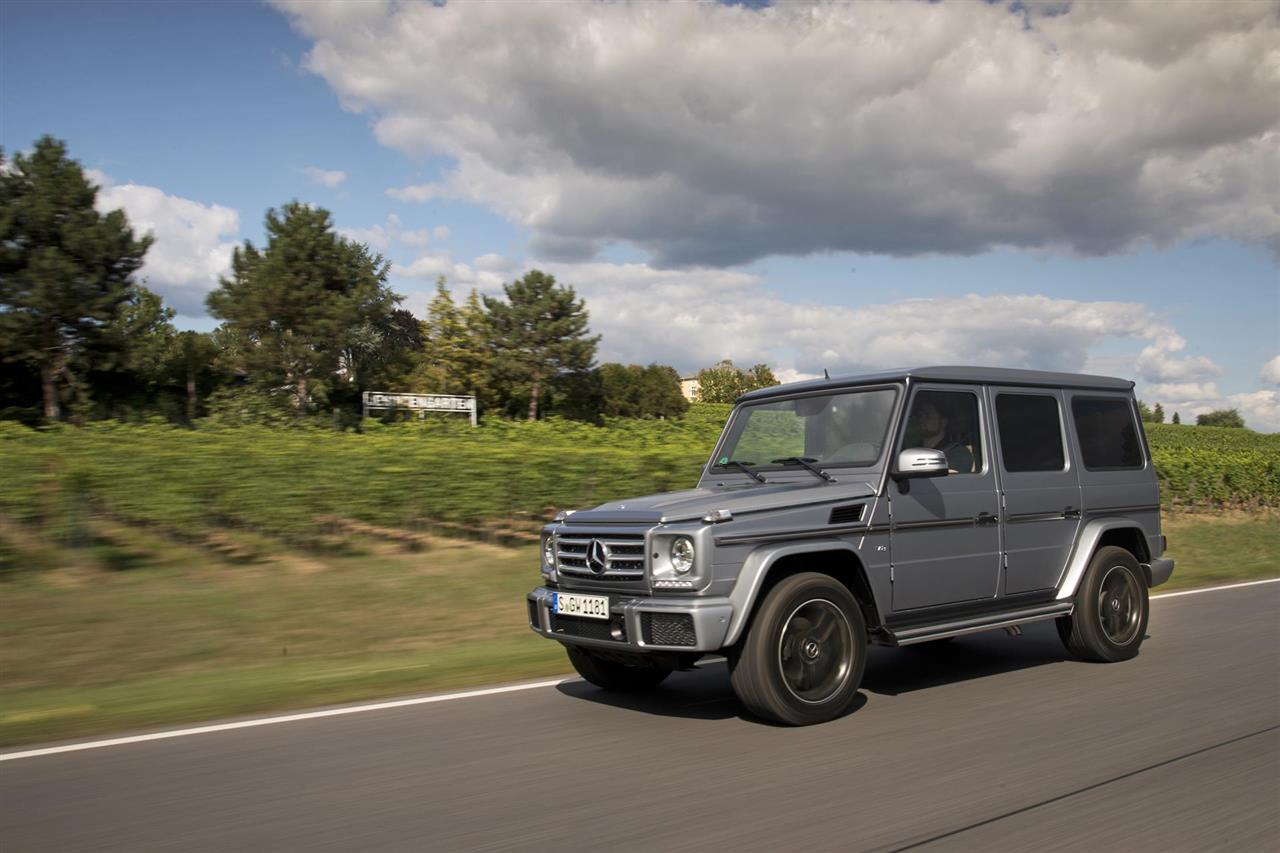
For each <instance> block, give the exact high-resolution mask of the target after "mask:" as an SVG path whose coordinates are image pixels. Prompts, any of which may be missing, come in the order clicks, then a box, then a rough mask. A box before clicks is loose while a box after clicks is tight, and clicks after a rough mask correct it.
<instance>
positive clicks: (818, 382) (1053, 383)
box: [738, 365, 1133, 401]
mask: <svg viewBox="0 0 1280 853" xmlns="http://www.w3.org/2000/svg"><path fill="white" fill-rule="evenodd" d="M904 379H912V380H914V381H917V382H964V383H974V384H979V383H981V384H989V385H1037V386H1049V387H1063V388H1094V389H1097V390H1102V391H1128V390H1130V389H1131V388H1133V382H1131V381H1130V380H1128V379H1117V378H1115V377H1113V376H1091V375H1089V374H1087V373H1054V372H1052V371H1049V370H1015V369H1013V368H1009V367H963V366H956V365H943V366H937V367H908V368H901V369H898V370H882V371H879V372H877V373H859V374H853V375H849V376H832V377H831V378H829V379H809V380H806V381H804V382H788V383H787V384H786V385H774V386H773V387H772V388H761V389H760V390H758V391H750V392H748V393H746V394H743V395H742V396H741V397H739V398H738V400H739V401H742V400H758V399H761V398H764V397H774V396H780V395H786V394H797V393H804V392H807V391H826V390H828V389H830V390H836V389H839V388H849V387H853V386H856V385H872V384H876V383H880V382H901V381H902V380H904Z"/></svg>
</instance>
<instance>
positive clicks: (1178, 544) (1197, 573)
mask: <svg viewBox="0 0 1280 853" xmlns="http://www.w3.org/2000/svg"><path fill="white" fill-rule="evenodd" d="M1163 530H1164V533H1165V535H1166V536H1167V537H1168V538H1169V552H1168V553H1167V554H1166V555H1165V556H1167V557H1170V558H1172V559H1173V560H1174V564H1175V565H1174V570H1173V577H1171V578H1170V579H1169V582H1168V583H1167V584H1165V585H1163V586H1161V587H1159V588H1158V589H1157V590H1156V593H1157V594H1158V593H1161V592H1169V591H1172V590H1175V589H1186V588H1190V587H1197V586H1212V585H1213V584H1218V583H1231V582H1233V581H1244V580H1257V579H1260V578H1269V577H1280V513H1276V512H1269V511H1262V512H1259V513H1251V514H1245V513H1230V514H1222V515H1182V514H1166V515H1165V517H1164V523H1163Z"/></svg>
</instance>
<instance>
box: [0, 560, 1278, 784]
mask: <svg viewBox="0 0 1280 853" xmlns="http://www.w3.org/2000/svg"><path fill="white" fill-rule="evenodd" d="M1267 583H1280V578H1268V579H1266V580H1260V581H1245V582H1244V583H1232V584H1224V585H1222V586H1210V587H1203V588H1201V589H1188V590H1183V591H1181V592H1165V593H1161V594H1160V595H1153V596H1151V598H1152V600H1155V599H1159V598H1175V597H1177V596H1180V595H1199V594H1200V593H1204V592H1218V591H1220V590H1224V589H1240V588H1242V587H1246V586H1258V585H1259V584H1267ZM721 660H722V659H719V660H712V661H709V663H720V662H721ZM577 680H578V679H576V678H555V679H549V680H547V681H530V682H527V683H524V684H508V685H506V686H503V687H486V688H484V689H481V690H463V691H461V692H458V693H440V694H437V695H434V696H419V697H416V698H413V699H396V700H393V701H390V702H374V703H371V704H368V705H348V706H346V707H342V708H328V709H325V710H323V711H304V712H302V713H298V714H282V715H280V716H276V717H258V718H256V719H251V720H237V721H236V722H233V723H215V724H213V725H208V726H195V727H193V728H189V729H172V730H169V731H163V732H151V733H150V734H143V735H130V736H129V737H115V738H107V739H106V740H93V741H85V742H83V743H68V744H64V745H63V746H47V747H43V748H41V749H28V750H23V751H21V752H4V753H0V761H17V760H19V759H22V758H38V757H40V756H42V755H57V754H59V753H62V752H79V751H81V750H85V749H102V748H103V747H108V746H125V745H126V744H130V743H145V742H146V741H150V740H168V739H169V738H176V737H187V736H189V735H205V734H212V733H213V732H227V731H232V730H234V729H248V728H254V727H256V726H272V725H275V724H276V723H296V722H299V721H301V720H318V719H321V718H323V717H341V716H344V715H346V714H363V713H365V712H367V711H386V710H390V709H392V708H407V707H410V706H412V705H432V704H434V703H436V702H452V701H454V700H455V699H475V698H478V697H480V696H495V695H498V694H501V693H518V692H520V691H522V690H537V689H538V688H541V687H554V686H556V685H557V684H564V683H566V682H569V681H577Z"/></svg>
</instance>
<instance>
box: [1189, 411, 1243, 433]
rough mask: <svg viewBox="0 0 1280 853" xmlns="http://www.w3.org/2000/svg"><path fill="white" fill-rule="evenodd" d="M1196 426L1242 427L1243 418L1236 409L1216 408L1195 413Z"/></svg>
mask: <svg viewBox="0 0 1280 853" xmlns="http://www.w3.org/2000/svg"><path fill="white" fill-rule="evenodd" d="M1196 426H1216V427H1235V428H1237V429H1244V418H1242V417H1240V412H1239V410H1238V409H1216V410H1214V411H1212V412H1209V413H1208V414H1204V415H1196Z"/></svg>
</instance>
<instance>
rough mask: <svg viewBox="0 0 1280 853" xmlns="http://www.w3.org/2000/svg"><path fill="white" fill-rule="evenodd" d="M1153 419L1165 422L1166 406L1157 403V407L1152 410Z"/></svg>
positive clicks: (1156, 421)
mask: <svg viewBox="0 0 1280 853" xmlns="http://www.w3.org/2000/svg"><path fill="white" fill-rule="evenodd" d="M1151 420H1152V422H1153V423H1157V424H1162V423H1164V406H1162V405H1160V404H1159V403H1156V406H1155V408H1154V409H1152V410H1151Z"/></svg>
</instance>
